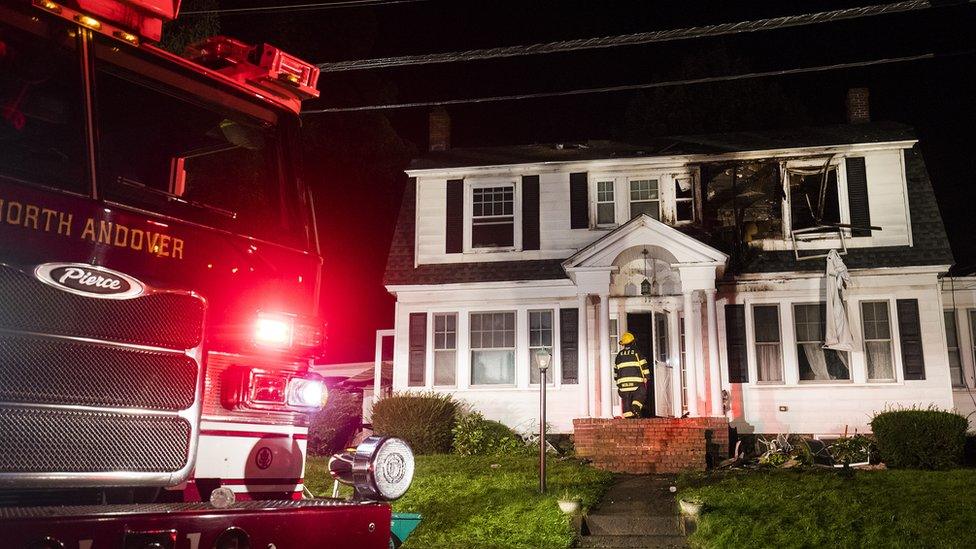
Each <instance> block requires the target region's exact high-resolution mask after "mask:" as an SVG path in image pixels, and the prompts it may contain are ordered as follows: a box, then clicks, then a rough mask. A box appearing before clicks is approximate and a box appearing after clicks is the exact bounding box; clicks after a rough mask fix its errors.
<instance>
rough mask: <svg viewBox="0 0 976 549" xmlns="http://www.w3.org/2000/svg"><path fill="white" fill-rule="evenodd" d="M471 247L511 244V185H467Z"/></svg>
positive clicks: (513, 236)
mask: <svg viewBox="0 0 976 549" xmlns="http://www.w3.org/2000/svg"><path fill="white" fill-rule="evenodd" d="M471 193H472V194H471V247H472V248H509V247H512V246H514V245H515V185H498V186H492V187H475V188H473V189H471Z"/></svg>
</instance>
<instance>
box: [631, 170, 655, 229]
mask: <svg viewBox="0 0 976 549" xmlns="http://www.w3.org/2000/svg"><path fill="white" fill-rule="evenodd" d="M641 214H647V215H649V216H651V217H653V218H654V219H658V220H660V219H661V195H660V193H659V192H658V186H657V179H635V180H631V182H630V218H631V219H633V218H635V217H637V216H638V215H641Z"/></svg>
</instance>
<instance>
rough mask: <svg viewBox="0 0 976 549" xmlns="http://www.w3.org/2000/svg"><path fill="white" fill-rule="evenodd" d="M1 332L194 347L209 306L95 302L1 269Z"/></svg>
mask: <svg viewBox="0 0 976 549" xmlns="http://www.w3.org/2000/svg"><path fill="white" fill-rule="evenodd" d="M0 303H2V304H3V307H0V329H6V330H12V331H18V332H33V333H41V334H57V335H63V336H71V337H84V338H91V339H101V340H105V341H115V342H119V343H131V344H135V345H152V346H156V347H166V348H169V349H191V348H193V347H196V346H198V345H199V344H200V341H201V339H202V338H203V311H204V307H205V305H204V303H203V300H201V299H200V298H198V297H196V296H194V295H191V294H187V293H172V292H161V293H150V294H148V295H144V296H140V297H137V298H134V299H124V300H112V299H95V298H90V297H84V296H80V295H75V294H71V293H68V292H63V291H61V290H58V289H57V288H53V287H51V286H48V285H47V284H44V283H42V282H41V281H39V280H37V279H36V278H34V277H33V276H31V275H28V274H25V273H22V272H20V271H17V270H15V269H12V268H10V267H9V266H2V268H0Z"/></svg>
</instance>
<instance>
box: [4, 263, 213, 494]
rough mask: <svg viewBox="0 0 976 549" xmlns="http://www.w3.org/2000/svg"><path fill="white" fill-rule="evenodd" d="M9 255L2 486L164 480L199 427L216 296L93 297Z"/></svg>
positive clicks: (173, 479)
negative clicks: (207, 329)
mask: <svg viewBox="0 0 976 549" xmlns="http://www.w3.org/2000/svg"><path fill="white" fill-rule="evenodd" d="M32 272H33V269H32V268H30V267H26V268H24V269H23V270H19V269H15V268H13V267H10V266H7V265H0V304H2V307H0V487H3V486H6V487H17V488H51V487H59V488H66V487H85V486H105V485H111V486H140V485H141V486H163V485H173V484H176V483H179V482H181V481H183V480H184V479H185V478H187V477H188V476H189V473H190V470H191V469H192V466H193V458H194V456H195V453H196V446H197V440H198V437H199V418H200V410H201V402H200V400H201V397H200V391H201V387H202V374H203V371H202V370H203V369H202V368H201V349H200V347H201V344H202V341H203V328H204V313H205V310H206V303H205V301H204V300H203V299H202V298H200V297H199V296H196V295H193V294H190V293H186V292H166V291H150V292H149V293H147V294H146V295H143V296H139V297H135V298H132V299H124V300H112V299H97V298H89V297H85V296H81V295H75V294H71V293H68V292H63V291H61V290H58V289H56V288H54V287H51V286H48V285H46V284H43V283H41V282H40V281H39V280H37V279H36V278H34V276H33V274H32Z"/></svg>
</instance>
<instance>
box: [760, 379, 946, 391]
mask: <svg viewBox="0 0 976 549" xmlns="http://www.w3.org/2000/svg"><path fill="white" fill-rule="evenodd" d="M742 385H747V386H749V387H751V388H754V389H806V388H811V387H899V386H904V385H905V382H904V381H866V382H864V383H855V382H853V381H801V382H799V383H794V384H785V383H773V382H756V383H744V384H742ZM963 390H965V389H963Z"/></svg>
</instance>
